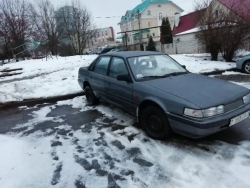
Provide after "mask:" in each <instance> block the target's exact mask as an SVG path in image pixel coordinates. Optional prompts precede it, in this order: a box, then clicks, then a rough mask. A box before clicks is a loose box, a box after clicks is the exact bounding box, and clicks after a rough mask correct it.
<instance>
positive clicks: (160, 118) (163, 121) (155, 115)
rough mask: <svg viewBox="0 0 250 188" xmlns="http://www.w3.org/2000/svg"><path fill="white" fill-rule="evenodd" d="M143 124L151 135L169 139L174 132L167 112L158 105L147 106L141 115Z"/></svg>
mask: <svg viewBox="0 0 250 188" xmlns="http://www.w3.org/2000/svg"><path fill="white" fill-rule="evenodd" d="M140 122H141V126H142V128H143V129H144V131H145V132H146V133H147V134H148V136H149V137H151V138H153V139H157V140H163V139H167V138H168V137H170V136H171V134H172V129H171V127H170V125H169V122H168V119H167V116H166V114H165V113H164V112H163V111H162V110H161V109H160V108H158V107H156V106H149V107H146V108H145V109H144V110H143V111H142V113H141V117H140Z"/></svg>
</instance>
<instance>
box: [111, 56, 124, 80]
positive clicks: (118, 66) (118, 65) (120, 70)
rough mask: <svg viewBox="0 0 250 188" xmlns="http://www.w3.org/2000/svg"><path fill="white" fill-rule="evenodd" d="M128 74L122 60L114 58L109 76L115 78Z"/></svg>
mask: <svg viewBox="0 0 250 188" xmlns="http://www.w3.org/2000/svg"><path fill="white" fill-rule="evenodd" d="M121 74H128V70H127V67H126V65H125V62H124V60H123V59H122V58H118V57H114V58H113V59H112V61H111V64H110V69H109V76H110V77H112V78H117V75H121Z"/></svg>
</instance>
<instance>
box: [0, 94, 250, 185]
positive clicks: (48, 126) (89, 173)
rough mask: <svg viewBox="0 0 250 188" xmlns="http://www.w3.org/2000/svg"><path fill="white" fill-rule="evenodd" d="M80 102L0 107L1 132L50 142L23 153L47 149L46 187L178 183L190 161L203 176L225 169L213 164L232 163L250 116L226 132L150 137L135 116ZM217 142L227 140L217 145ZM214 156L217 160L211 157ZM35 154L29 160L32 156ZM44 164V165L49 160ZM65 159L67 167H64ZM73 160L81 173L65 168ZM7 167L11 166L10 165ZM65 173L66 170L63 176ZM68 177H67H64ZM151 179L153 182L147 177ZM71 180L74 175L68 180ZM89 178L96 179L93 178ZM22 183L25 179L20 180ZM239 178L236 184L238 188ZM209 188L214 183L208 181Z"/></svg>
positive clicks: (249, 136) (247, 160)
mask: <svg viewBox="0 0 250 188" xmlns="http://www.w3.org/2000/svg"><path fill="white" fill-rule="evenodd" d="M82 101H83V99H82V98H81V97H80V99H79V100H78V101H75V102H74V99H73V100H71V105H67V104H60V105H57V104H45V105H40V106H38V107H35V108H20V109H18V108H15V109H9V110H7V111H0V120H1V121H0V134H4V135H6V134H11V135H16V137H17V138H18V139H20V141H22V140H23V139H25V140H26V138H27V139H28V138H32V140H34V139H36V140H41V142H42V143H46V142H49V144H47V145H46V147H45V148H42V145H37V146H36V147H34V146H32V144H29V145H31V146H32V147H31V148H30V149H28V150H29V151H25V152H28V153H27V154H29V153H32V152H35V150H37V149H39V148H40V150H42V151H43V150H49V151H50V152H49V153H50V154H49V155H50V158H51V160H52V161H54V162H53V168H54V171H53V172H51V173H49V174H48V175H46V176H45V179H46V178H47V176H49V175H50V174H53V176H52V177H49V179H50V180H49V181H48V182H43V183H44V187H48V186H49V185H52V186H53V185H56V184H58V185H59V187H64V186H65V184H66V183H67V182H68V181H74V185H75V187H77V188H82V187H84V188H85V187H96V186H97V185H100V183H101V182H98V180H101V179H103V178H105V179H106V181H107V182H108V183H107V185H106V186H103V187H108V188H118V187H130V186H129V185H128V186H122V184H121V182H123V183H124V182H126V181H127V182H132V183H133V185H134V186H135V187H152V186H154V187H162V184H168V183H171V184H169V186H170V187H172V186H173V187H178V186H177V185H178V183H177V184H175V179H179V177H180V174H179V173H178V169H179V168H178V167H180V166H183V168H186V166H187V165H189V168H191V169H194V170H195V171H197V172H198V171H202V174H203V173H204V174H210V175H211V174H213V173H214V172H213V171H214V170H215V171H216V173H217V174H220V173H224V171H225V170H227V169H226V168H227V164H225V165H224V167H223V168H221V169H220V168H217V166H216V165H217V163H219V164H220V165H222V164H221V161H233V158H234V157H233V156H235V155H237V151H238V150H237V147H238V144H240V143H239V142H241V141H246V140H250V119H247V120H245V121H244V122H241V123H240V124H238V125H236V126H233V127H231V128H229V129H227V130H225V131H222V132H220V133H217V134H214V135H212V136H209V137H206V138H203V139H199V140H193V139H188V138H185V137H183V136H178V135H174V136H173V137H172V138H171V139H168V140H166V141H163V142H161V141H154V140H151V139H149V138H148V137H147V136H145V134H144V133H143V131H141V129H140V128H138V127H137V126H136V124H133V122H134V118H133V117H131V116H129V115H126V114H124V113H122V112H121V111H119V110H117V109H113V108H112V107H110V106H108V105H107V104H101V105H99V107H100V108H102V112H105V113H101V111H100V109H99V107H97V108H92V107H86V106H84V105H83V106H82V108H76V107H74V108H73V106H74V105H79V102H82ZM72 105H73V106H72ZM103 109H104V110H103ZM38 112H39V113H38ZM112 114H113V115H116V114H119V116H117V117H119V118H120V119H117V117H113V115H112ZM65 125H66V126H65ZM37 134H38V135H37ZM41 135H42V136H41ZM48 139H50V140H49V141H48ZM218 141H223V142H225V143H223V144H222V145H221V143H220V142H218ZM223 145H224V146H223ZM233 145H235V146H233ZM72 147H73V149H72ZM246 149H247V148H246ZM23 150H25V148H23ZM246 152H248V151H246ZM38 155H44V152H41V153H38V152H37V153H32V155H31V154H29V155H27V156H26V158H23V160H30V157H34V158H35V157H36V156H38ZM155 155H157V156H158V157H159V156H160V158H163V157H164V156H165V159H164V160H158V157H156V156H155ZM190 156H192V158H193V160H194V161H193V162H192V163H186V162H185V158H186V159H188V157H190ZM214 156H217V158H216V159H214ZM34 158H31V159H33V160H34ZM160 158H159V159H160ZM203 158H204V160H208V161H214V160H218V161H217V162H216V163H209V169H211V171H209V173H208V172H207V170H205V169H207V168H205V169H200V167H201V166H202V165H204V163H203V162H202V161H203ZM200 159H202V160H201V161H200ZM240 160H242V161H243V163H242V165H243V167H242V168H247V167H248V166H247V165H250V157H249V156H248V155H247V154H246V155H243V154H242V155H240ZM31 161H32V160H31ZM72 161H73V163H72ZM166 162H167V164H168V165H166ZM44 163H48V159H46V161H44ZM68 163H69V164H70V165H68V166H67V164H68ZM196 163H197V164H196ZM75 164H77V165H79V166H80V167H81V168H82V169H83V171H79V174H74V173H77V171H76V172H74V171H72V169H71V168H70V167H69V166H71V165H75ZM190 165H191V166H190ZM211 165H212V167H211ZM244 165H245V166H244ZM210 167H211V168H210ZM10 168H12V166H11V165H10ZM76 168H77V167H76ZM15 169H18V168H15ZM203 170H204V171H203ZM221 170H222V171H223V172H222V171H221ZM27 171H30V169H27ZM65 171H66V172H68V174H65ZM11 172H12V171H11ZM11 172H10V174H9V176H10V177H8V178H6V179H4V178H2V179H1V178H0V184H1V183H6V182H7V183H8V181H9V180H8V179H11V178H12V179H13V178H14V179H15V181H17V180H18V178H16V177H15V176H14V175H13V176H12V173H11ZM31 172H32V171H31ZM205 172H206V173H205ZM27 173H28V172H27ZM84 173H85V174H84ZM93 173H94V174H93ZM187 173H188V174H190V178H191V179H193V181H194V180H196V178H198V179H199V181H203V180H204V181H206V179H207V177H206V176H205V177H204V175H203V176H202V177H200V176H196V174H195V173H191V172H190V173H189V172H187ZM69 174H70V175H71V176H69ZM72 174H74V175H72ZM185 174H186V173H185ZM227 174H229V173H224V175H223V177H224V179H227ZM229 175H230V174H229ZM69 177H70V179H67V178H69ZM142 177H143V178H142ZM152 177H154V178H153V179H155V181H148V180H149V179H151V178H152ZM203 177H204V179H202V178H203ZM209 177H210V176H209ZM211 177H212V176H211ZM43 178H44V177H42V176H41V177H40V179H39V180H41V181H42V180H43ZM72 178H75V179H73V180H72ZM92 178H96V180H95V181H94V180H93V181H92V182H91V180H92ZM208 179H209V178H208ZM180 180H181V179H180ZM20 181H21V182H23V180H20ZM32 181H33V179H32V178H31V179H29V180H28V183H29V184H30V185H33V184H36V182H32ZM44 181H45V180H44ZM178 181H179V180H178ZM183 181H184V180H183ZM237 181H238V180H237ZM191 182H192V181H191ZM239 182H240V181H238V184H237V186H241V185H240V184H239ZM32 183H33V184H32ZM46 183H47V184H46ZM95 183H97V184H95ZM207 183H208V184H209V182H207ZM210 183H213V181H211V182H210ZM41 186H42V185H41ZM213 186H215V185H214V184H212V187H213ZM65 187H67V186H65ZM70 187H72V186H70ZM184 187H185V186H184Z"/></svg>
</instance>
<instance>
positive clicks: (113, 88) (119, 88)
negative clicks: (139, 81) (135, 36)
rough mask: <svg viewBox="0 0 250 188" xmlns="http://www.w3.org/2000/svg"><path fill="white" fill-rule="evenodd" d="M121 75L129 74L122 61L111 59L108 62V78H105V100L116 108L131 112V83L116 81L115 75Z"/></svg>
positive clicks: (132, 109)
mask: <svg viewBox="0 0 250 188" xmlns="http://www.w3.org/2000/svg"><path fill="white" fill-rule="evenodd" d="M122 74H123V75H124V74H129V72H128V69H127V67H126V64H125V61H124V59H122V58H119V57H113V58H112V59H111V62H110V66H109V71H108V76H107V77H106V78H105V81H106V85H105V91H106V94H107V99H108V100H109V101H110V102H111V103H114V104H115V105H117V106H118V107H121V108H123V109H124V108H125V110H128V111H132V112H133V111H134V108H133V97H132V92H133V83H128V82H126V81H118V80H117V75H122Z"/></svg>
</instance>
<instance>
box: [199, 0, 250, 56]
mask: <svg viewBox="0 0 250 188" xmlns="http://www.w3.org/2000/svg"><path fill="white" fill-rule="evenodd" d="M242 7H243V6H242V4H241V1H237V0H232V1H231V3H230V5H228V4H227V7H226V6H224V5H222V4H220V3H218V1H217V0H213V1H211V0H204V1H199V2H197V3H196V10H197V18H196V19H199V22H198V27H199V30H200V31H199V32H197V33H196V37H197V39H198V40H199V42H201V43H202V44H203V45H204V46H205V47H206V49H207V50H208V51H209V52H210V53H211V56H212V60H217V59H218V54H219V52H221V53H222V55H223V57H224V59H225V60H226V61H232V59H233V57H234V55H235V52H236V51H237V50H238V49H239V48H240V46H241V45H242V44H243V42H244V40H245V39H246V37H247V35H248V33H249V32H250V30H249V29H250V25H249V21H248V20H247V19H245V18H247V17H246V16H245V15H244V14H245V11H244V10H243V8H242Z"/></svg>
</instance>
